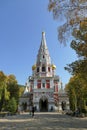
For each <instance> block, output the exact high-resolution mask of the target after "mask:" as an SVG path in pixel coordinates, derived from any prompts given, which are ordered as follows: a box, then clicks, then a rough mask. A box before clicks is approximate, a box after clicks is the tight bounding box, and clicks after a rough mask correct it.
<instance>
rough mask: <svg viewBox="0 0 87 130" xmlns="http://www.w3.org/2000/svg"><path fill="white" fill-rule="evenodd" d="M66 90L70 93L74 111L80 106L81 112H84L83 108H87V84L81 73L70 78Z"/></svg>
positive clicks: (71, 106)
mask: <svg viewBox="0 0 87 130" xmlns="http://www.w3.org/2000/svg"><path fill="white" fill-rule="evenodd" d="M66 90H67V92H68V95H69V99H70V108H71V110H73V111H74V110H76V109H77V108H79V110H80V112H82V111H83V109H86V102H87V85H86V83H85V82H84V80H83V79H82V78H81V77H79V75H74V76H73V77H72V78H70V81H69V83H68V84H67V85H66Z"/></svg>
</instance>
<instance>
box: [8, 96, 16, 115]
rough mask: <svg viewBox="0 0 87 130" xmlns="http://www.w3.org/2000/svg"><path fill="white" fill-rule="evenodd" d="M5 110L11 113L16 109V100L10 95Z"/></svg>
mask: <svg viewBox="0 0 87 130" xmlns="http://www.w3.org/2000/svg"><path fill="white" fill-rule="evenodd" d="M7 110H8V111H9V112H11V113H15V112H16V111H17V102H16V100H15V98H14V97H12V98H11V99H10V100H9V102H8V105H7Z"/></svg>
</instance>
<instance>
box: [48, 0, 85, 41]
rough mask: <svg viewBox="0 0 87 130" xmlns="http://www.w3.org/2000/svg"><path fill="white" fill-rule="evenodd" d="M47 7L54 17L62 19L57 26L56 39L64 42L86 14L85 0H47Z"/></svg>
mask: <svg viewBox="0 0 87 130" xmlns="http://www.w3.org/2000/svg"><path fill="white" fill-rule="evenodd" d="M48 9H49V11H52V12H53V17H54V19H58V20H59V21H60V20H61V21H62V25H60V26H59V27H58V39H59V40H60V42H61V43H62V42H63V43H65V42H66V39H67V38H68V37H67V36H68V35H69V34H71V32H72V30H73V28H75V27H78V25H79V23H80V21H83V20H84V18H85V17H86V16H87V15H86V14H87V0H68V1H67V0H49V4H48Z"/></svg>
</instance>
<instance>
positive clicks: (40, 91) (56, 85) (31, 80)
mask: <svg viewBox="0 0 87 130" xmlns="http://www.w3.org/2000/svg"><path fill="white" fill-rule="evenodd" d="M55 71H56V66H55V65H54V64H53V63H52V61H51V57H50V54H49V50H48V47H47V44H46V38H45V32H42V38H41V44H40V48H39V50H38V54H37V59H36V63H35V64H34V65H33V66H32V75H31V76H29V77H28V80H27V82H26V88H25V91H24V93H23V95H22V96H21V98H20V100H19V107H20V110H25V109H26V110H29V109H30V107H31V106H32V105H33V106H34V107H35V110H36V111H55V110H59V111H60V110H63V109H69V99H68V96H67V93H66V92H65V91H64V90H63V89H62V87H61V81H60V78H59V76H58V75H56V73H55Z"/></svg>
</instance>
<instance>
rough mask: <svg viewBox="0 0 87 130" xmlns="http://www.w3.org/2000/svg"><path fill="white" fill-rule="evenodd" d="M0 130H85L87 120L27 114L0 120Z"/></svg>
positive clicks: (48, 114) (63, 116)
mask: <svg viewBox="0 0 87 130" xmlns="http://www.w3.org/2000/svg"><path fill="white" fill-rule="evenodd" d="M0 130H87V118H75V117H71V116H67V115H62V114H58V113H35V117H33V118H32V117H31V116H30V115H29V113H25V114H21V115H15V116H7V117H3V118H0Z"/></svg>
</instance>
